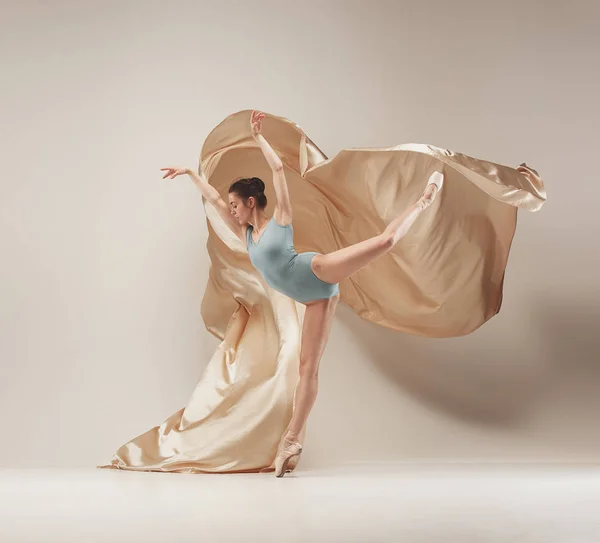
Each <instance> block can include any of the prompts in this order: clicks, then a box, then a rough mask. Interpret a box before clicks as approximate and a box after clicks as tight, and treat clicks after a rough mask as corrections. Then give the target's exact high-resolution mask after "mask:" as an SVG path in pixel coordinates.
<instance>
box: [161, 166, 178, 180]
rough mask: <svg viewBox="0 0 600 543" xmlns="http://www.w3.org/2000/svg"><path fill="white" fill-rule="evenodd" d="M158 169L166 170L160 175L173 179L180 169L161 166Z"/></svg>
mask: <svg viewBox="0 0 600 543" xmlns="http://www.w3.org/2000/svg"><path fill="white" fill-rule="evenodd" d="M160 171H161V172H165V171H166V172H167V173H166V174H165V175H163V176H162V178H163V179H166V178H167V177H169V178H170V179H173V178H174V177H177V176H178V175H179V174H180V173H181V172H180V171H178V168H161V169H160Z"/></svg>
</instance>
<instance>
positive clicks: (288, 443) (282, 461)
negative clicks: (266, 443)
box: [275, 436, 302, 477]
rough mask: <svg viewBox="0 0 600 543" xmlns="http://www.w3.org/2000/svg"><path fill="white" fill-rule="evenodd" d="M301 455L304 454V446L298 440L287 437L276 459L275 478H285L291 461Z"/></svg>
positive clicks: (281, 444)
mask: <svg viewBox="0 0 600 543" xmlns="http://www.w3.org/2000/svg"><path fill="white" fill-rule="evenodd" d="M300 453H302V444H301V443H300V442H299V441H298V440H297V439H296V438H293V437H289V436H285V437H284V438H283V441H282V442H281V443H280V445H279V450H278V451H277V457H276V458H275V476H276V477H283V476H284V475H285V472H286V470H287V468H288V464H289V463H290V460H291V459H292V458H294V457H295V456H299V455H300Z"/></svg>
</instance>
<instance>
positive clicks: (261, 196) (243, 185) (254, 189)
mask: <svg viewBox="0 0 600 543" xmlns="http://www.w3.org/2000/svg"><path fill="white" fill-rule="evenodd" d="M229 192H235V193H236V194H237V195H239V196H240V198H243V199H244V200H247V199H248V198H250V196H253V197H254V199H255V200H256V206H257V207H258V208H259V209H263V208H265V207H267V197H266V196H265V184H264V183H263V181H262V179H260V178H258V177H244V178H242V179H238V180H237V181H236V182H235V183H232V184H231V186H230V187H229Z"/></svg>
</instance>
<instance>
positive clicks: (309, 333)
mask: <svg viewBox="0 0 600 543" xmlns="http://www.w3.org/2000/svg"><path fill="white" fill-rule="evenodd" d="M339 299H340V297H339V295H338V296H334V297H333V298H329V299H327V300H319V301H318V302H317V303H312V304H308V305H307V306H306V312H305V313H304V323H303V325H302V344H301V346H300V380H299V382H298V385H297V386H296V392H295V394H294V397H295V406H294V413H293V415H292V421H291V423H290V425H289V428H288V431H287V436H288V437H290V438H293V439H296V438H297V437H298V435H299V434H300V432H301V431H302V428H304V425H305V424H306V420H307V419H308V414H309V412H310V410H311V409H312V406H313V404H314V402H315V399H316V397H317V390H318V378H319V363H320V361H321V357H322V356H323V351H324V350H325V346H326V345H327V340H328V339H329V333H330V332H331V324H332V322H333V317H334V314H335V309H336V307H337V305H338V301H339Z"/></svg>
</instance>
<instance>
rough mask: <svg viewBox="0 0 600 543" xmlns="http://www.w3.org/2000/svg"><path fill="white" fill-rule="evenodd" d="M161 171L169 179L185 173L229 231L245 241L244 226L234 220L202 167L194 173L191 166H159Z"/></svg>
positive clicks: (227, 206)
mask: <svg viewBox="0 0 600 543" xmlns="http://www.w3.org/2000/svg"><path fill="white" fill-rule="evenodd" d="M161 171H166V172H167V173H165V175H163V179H165V178H167V177H168V178H169V179H173V178H175V177H177V176H178V175H183V174H187V175H188V176H189V177H190V178H191V180H192V181H193V182H194V185H196V186H197V187H198V189H199V190H200V192H201V193H202V196H204V197H205V198H206V199H207V200H208V201H209V202H210V203H211V204H212V205H213V206H214V207H215V209H216V210H217V211H218V212H219V215H220V216H221V217H222V219H223V220H224V221H225V223H226V224H227V226H228V227H229V228H230V229H231V231H232V232H233V233H234V234H235V235H236V236H237V237H238V238H240V239H241V240H242V241H245V235H246V227H244V226H242V225H241V224H240V223H239V222H238V221H236V220H235V218H234V217H233V215H232V214H231V210H230V209H229V205H228V204H227V202H225V200H223V198H221V195H220V194H219V191H218V190H217V189H216V188H215V187H213V186H212V185H211V184H210V183H209V182H208V181H207V180H206V176H205V175H204V172H203V171H202V168H200V172H199V173H196V172H195V171H194V170H192V169H191V168H179V167H170V168H161Z"/></svg>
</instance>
